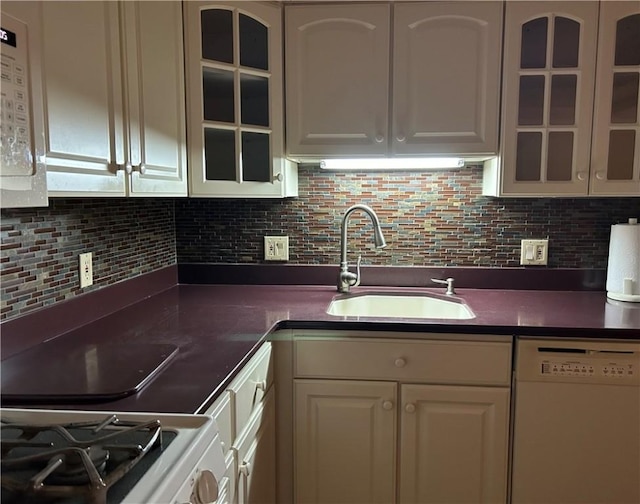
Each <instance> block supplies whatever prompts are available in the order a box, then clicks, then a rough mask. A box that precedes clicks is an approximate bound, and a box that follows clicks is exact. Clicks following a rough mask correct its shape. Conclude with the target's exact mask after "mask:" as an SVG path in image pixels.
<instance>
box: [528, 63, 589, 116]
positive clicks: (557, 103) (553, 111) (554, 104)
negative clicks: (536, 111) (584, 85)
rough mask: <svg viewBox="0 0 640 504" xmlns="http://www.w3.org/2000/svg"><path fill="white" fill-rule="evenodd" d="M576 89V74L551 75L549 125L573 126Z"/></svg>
mask: <svg viewBox="0 0 640 504" xmlns="http://www.w3.org/2000/svg"><path fill="white" fill-rule="evenodd" d="M577 91H578V77H577V76H576V75H554V76H553V77H551V104H550V105H549V125H551V126H559V125H560V126H573V125H574V124H575V122H576V93H577ZM521 99H522V98H521Z"/></svg>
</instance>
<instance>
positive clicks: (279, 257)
mask: <svg viewBox="0 0 640 504" xmlns="http://www.w3.org/2000/svg"><path fill="white" fill-rule="evenodd" d="M264 259H265V261H288V260H289V237H288V236H265V237H264Z"/></svg>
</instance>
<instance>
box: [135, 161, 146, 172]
mask: <svg viewBox="0 0 640 504" xmlns="http://www.w3.org/2000/svg"><path fill="white" fill-rule="evenodd" d="M134 170H138V171H139V172H140V175H144V173H145V172H146V171H147V167H146V165H145V164H144V163H140V164H139V165H138V166H136V167H135V168H134Z"/></svg>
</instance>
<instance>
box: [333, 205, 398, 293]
mask: <svg viewBox="0 0 640 504" xmlns="http://www.w3.org/2000/svg"><path fill="white" fill-rule="evenodd" d="M355 210H362V211H363V212H365V213H366V214H367V215H368V216H369V217H370V218H371V222H372V223H373V241H374V243H375V245H376V248H382V247H385V246H386V245H387V243H386V242H385V241H384V236H382V229H380V221H378V216H377V215H376V213H375V212H374V211H373V209H372V208H371V207H368V206H367V205H353V206H352V207H351V208H349V209H348V210H347V211H346V212H345V213H344V217H343V218H342V227H341V233H340V275H339V276H338V292H349V289H350V288H351V287H357V286H358V285H360V262H361V261H362V255H360V256H359V257H358V263H357V266H356V273H352V272H350V271H349V264H348V263H347V224H348V221H349V217H350V216H351V214H352V213H353V212H354V211H355Z"/></svg>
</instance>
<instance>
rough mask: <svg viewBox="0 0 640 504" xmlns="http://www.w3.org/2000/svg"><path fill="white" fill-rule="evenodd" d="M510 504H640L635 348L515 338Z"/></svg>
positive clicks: (638, 345) (639, 391) (638, 346)
mask: <svg viewBox="0 0 640 504" xmlns="http://www.w3.org/2000/svg"><path fill="white" fill-rule="evenodd" d="M513 428H514V431H513V432H514V434H513V436H514V437H513V469H512V500H511V502H512V504H524V503H531V504H533V503H536V504H541V503H544V504H589V503H593V504H596V503H597V504H632V503H638V502H640V342H638V341H630V342H620V341H617V342H609V341H603V340H597V341H594V340H592V341H579V340H543V339H537V340H536V339H521V340H519V342H518V347H517V360H516V388H515V417H514V424H513Z"/></svg>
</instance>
